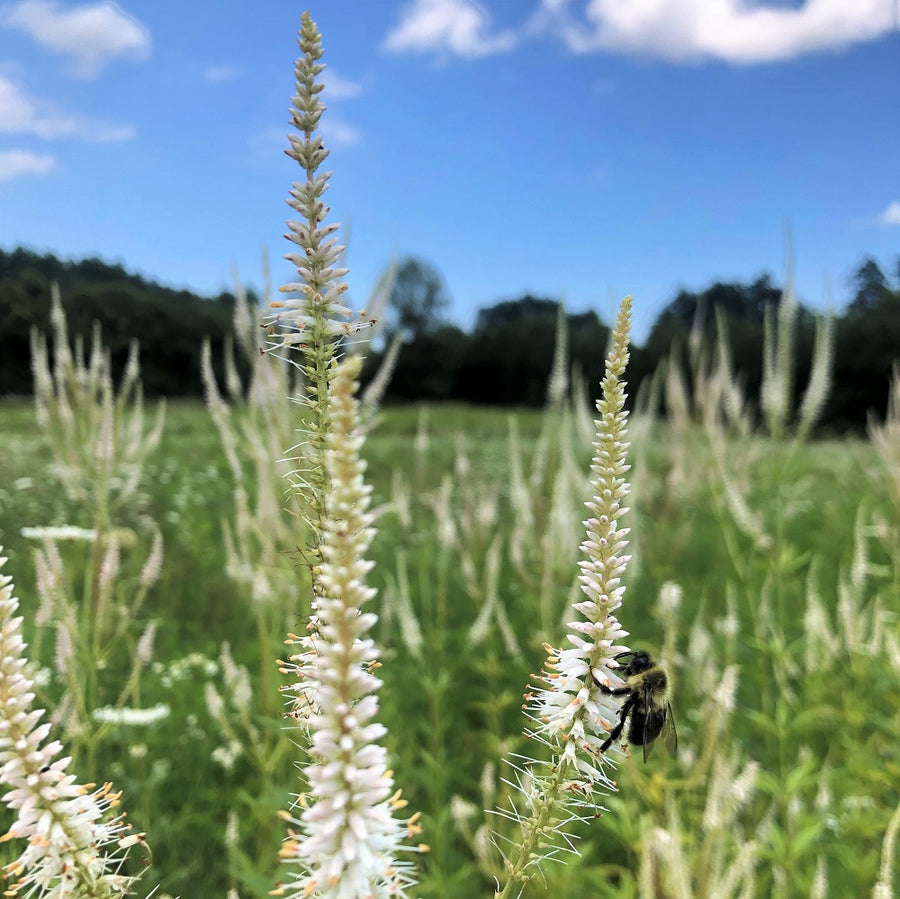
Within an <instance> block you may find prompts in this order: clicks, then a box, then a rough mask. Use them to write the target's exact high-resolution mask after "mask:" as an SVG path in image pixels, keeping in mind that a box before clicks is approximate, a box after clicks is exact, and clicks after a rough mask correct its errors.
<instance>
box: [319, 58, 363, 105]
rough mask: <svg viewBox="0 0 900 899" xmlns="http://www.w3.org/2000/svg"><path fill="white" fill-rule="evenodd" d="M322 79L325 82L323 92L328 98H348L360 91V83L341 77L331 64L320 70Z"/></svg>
mask: <svg viewBox="0 0 900 899" xmlns="http://www.w3.org/2000/svg"><path fill="white" fill-rule="evenodd" d="M322 81H323V82H324V83H325V90H324V91H323V93H324V94H325V96H326V97H327V98H328V99H329V100H349V99H350V98H351V97H358V96H359V95H360V94H361V93H362V85H361V84H360V83H359V82H358V81H351V80H350V79H349V78H343V77H341V76H340V75H338V73H337V72H335V71H334V69H332V68H331V66H329V67H328V68H327V69H325V71H324V72H322Z"/></svg>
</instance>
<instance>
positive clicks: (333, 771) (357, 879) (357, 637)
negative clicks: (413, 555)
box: [278, 355, 422, 899]
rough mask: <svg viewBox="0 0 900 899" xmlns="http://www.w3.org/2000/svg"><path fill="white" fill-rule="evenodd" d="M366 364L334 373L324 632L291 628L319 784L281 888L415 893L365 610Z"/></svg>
mask: <svg viewBox="0 0 900 899" xmlns="http://www.w3.org/2000/svg"><path fill="white" fill-rule="evenodd" d="M360 365H361V360H360V357H359V356H357V355H353V356H349V357H348V358H347V359H346V360H344V361H343V362H342V363H341V364H340V365H336V368H335V374H334V378H333V380H332V391H331V399H330V405H329V410H328V411H329V418H330V424H331V430H330V433H329V437H328V450H327V453H326V456H325V459H326V466H327V474H328V478H329V483H330V488H329V492H328V495H327V497H326V502H325V510H326V517H325V519H324V522H323V526H322V542H321V553H322V559H323V561H322V563H321V565H319V566H318V567H317V568H316V570H315V572H314V576H315V579H316V594H317V600H316V618H315V632H314V633H312V634H310V635H307V636H304V637H291V638H289V642H290V643H293V644H294V645H297V646H299V647H300V651H299V652H298V653H297V654H295V655H292V656H291V657H290V658H289V659H288V661H287V662H285V663H283V664H282V671H283V672H285V673H288V674H292V675H294V677H295V678H296V681H295V683H294V684H292V685H289V686H288V687H287V688H286V690H285V692H286V693H287V694H288V695H290V694H292V693H293V700H292V713H293V717H295V718H300V719H303V721H304V723H305V727H306V728H308V733H309V742H310V748H309V755H310V760H309V764H308V765H306V766H305V768H304V770H303V773H304V776H305V778H306V780H307V782H308V784H309V793H308V794H307V795H304V796H300V797H298V800H297V802H296V804H295V807H294V809H293V811H292V812H290V813H288V812H285V813H284V814H283V817H284V818H285V820H286V821H288V823H289V825H290V828H291V830H290V832H289V837H288V839H287V840H286V841H285V843H284V845H283V847H282V851H281V856H282V859H283V860H284V861H285V862H287V863H290V864H293V865H296V866H298V868H299V870H298V872H297V873H296V875H295V876H294V877H293V878H292V879H291V881H290V882H289V883H288V884H286V885H285V886H284V887H283V888H282V889H281V890H280V891H279V892H278V895H288V896H292V897H301V896H303V897H305V896H317V897H322V899H355V897H362V896H367V897H388V896H405V895H406V891H407V890H408V889H409V888H410V887H412V886H413V885H414V884H415V877H414V872H413V870H412V865H411V863H410V862H409V861H406V860H402V859H401V858H400V855H401V853H403V852H409V851H410V849H412V848H422V847H409V846H404V845H403V841H404V840H406V839H407V838H409V837H411V836H413V835H414V834H416V833H417V832H418V830H419V828H418V825H417V823H416V822H417V818H418V816H417V815H413V816H412V818H410V819H409V820H405V821H403V820H398V819H397V818H395V817H394V814H395V812H397V811H399V810H400V809H402V808H403V807H404V806H405V804H406V803H405V802H404V801H403V800H402V799H401V798H400V791H399V790H396V791H395V788H394V782H393V777H392V775H391V772H390V771H389V770H388V767H387V755H386V751H385V749H384V747H383V746H381V745H380V744H379V742H378V741H379V740H380V739H381V738H382V737H383V736H384V735H385V733H386V730H385V728H384V727H383V726H382V725H381V724H379V723H377V721H376V720H375V718H376V716H377V714H378V700H377V696H376V691H377V690H378V689H379V687H380V686H381V681H380V680H379V679H378V678H377V677H376V676H375V675H374V673H373V671H374V669H375V668H376V667H377V665H378V657H379V652H378V649H377V647H376V646H375V644H374V643H373V641H372V640H371V639H370V638H369V637H367V636H366V634H367V632H368V631H369V629H370V628H371V627H372V625H373V624H374V623H375V621H376V620H377V616H376V615H374V614H373V613H371V612H364V611H362V607H363V605H364V604H365V603H366V602H368V601H369V600H370V599H371V598H372V597H373V596H374V594H375V590H374V589H372V588H371V587H368V586H367V585H366V583H365V576H366V574H367V572H368V571H369V570H370V569H371V568H372V564H373V563H372V562H369V561H366V559H365V558H364V556H365V554H366V552H367V550H368V547H369V543H370V541H371V539H372V535H373V533H374V529H373V527H372V522H373V516H372V513H371V512H370V511H369V505H370V496H371V487H369V486H368V485H367V484H366V483H365V481H364V479H363V473H364V471H365V464H364V463H363V462H362V461H361V460H360V458H359V450H360V447H361V445H362V442H363V437H362V435H361V434H360V432H359V408H358V406H359V404H358V402H357V401H356V399H355V397H354V393H355V390H356V386H357V385H356V384H355V378H356V376H357V375H358V374H359V370H360Z"/></svg>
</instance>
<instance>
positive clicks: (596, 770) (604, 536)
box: [495, 297, 635, 899]
mask: <svg viewBox="0 0 900 899" xmlns="http://www.w3.org/2000/svg"><path fill="white" fill-rule="evenodd" d="M630 330H631V297H626V298H625V299H624V300H623V302H622V306H621V308H620V310H619V314H618V317H617V319H616V326H615V329H614V330H613V334H612V346H611V348H610V351H609V354H608V356H607V359H606V373H605V376H604V378H603V383H602V390H603V395H602V397H601V399H600V400H599V401H598V403H597V412H598V414H599V417H598V418H597V419H596V420H595V422H594V424H595V427H596V436H595V439H594V443H593V446H594V455H593V458H592V460H591V472H592V478H591V493H592V498H591V499H590V500H589V501H588V502H587V503H586V504H585V505H586V506H587V508H588V513H589V514H588V517H587V519H586V520H585V522H584V524H585V527H586V529H587V534H586V537H585V539H584V541H583V542H582V544H581V551H582V554H583V558H582V560H581V561H580V562H579V563H578V564H579V568H580V570H581V573H580V575H579V581H580V584H581V591H582V593H583V594H584V596H583V598H582V599H581V601H580V602H576V603H573V605H572V608H573V609H574V611H575V612H576V613H577V614H578V617H577V619H576V620H574V621H572V622H570V624H569V634H568V637H567V640H568V646H567V647H566V648H554V647H552V646H550V645H548V644H545V647H544V648H545V649H546V650H547V660H546V662H545V664H544V668H543V670H542V671H541V673H540V675H538V676H536V677H535V680H536V681H537V686H536V687H534V688H533V689H531V690H530V691H529V693H528V695H527V697H526V706H525V713H526V715H527V716H528V717H529V719H530V721H531V727H530V729H529V730H528V731H527V734H528V736H530V737H532V738H534V739H535V740H537V741H539V742H541V743H543V744H544V745H545V746H546V747H547V748H548V749H549V753H550V759H549V761H546V760H543V759H541V760H529V759H525V760H524V761H515V760H510V759H508V760H507V761H508V762H509V764H510V765H512V767H513V768H515V779H516V782H517V785H518V787H519V792H520V793H521V798H520V799H516V798H513V800H512V802H511V803H510V807H509V808H504V809H501V810H499V811H498V814H500V815H501V816H503V817H504V818H507V819H511V820H513V821H516V822H518V824H519V827H520V831H521V837H520V839H519V840H517V841H515V842H513V844H512V845H509V846H507V848H506V850H505V851H504V856H505V863H506V864H505V867H506V873H507V880H506V882H505V884H503V885H502V886H501V888H500V889H499V890H498V891H497V894H496V896H497V899H501V897H502V899H506V897H511V896H518V895H520V894H521V892H522V888H523V886H524V884H525V883H526V882H527V881H528V880H530V879H531V878H532V877H534V876H535V874H536V873H537V872H536V870H535V869H536V867H537V866H539V865H540V864H541V862H542V861H543V860H545V859H548V858H554V857H556V856H557V854H558V852H559V851H560V847H562V848H564V849H568V850H570V851H571V849H572V840H573V839H574V836H575V834H574V833H573V831H572V830H571V829H570V825H571V824H572V823H574V822H576V821H583V820H585V819H587V818H588V817H592V816H593V815H595V814H596V813H597V812H598V811H600V810H601V809H602V805H601V796H602V794H604V793H611V792H613V791H614V790H615V784H614V783H613V782H612V781H611V780H610V778H609V776H608V774H607V766H608V762H607V760H606V759H605V757H604V752H605V750H606V749H608V748H609V746H610V732H615V728H616V726H617V724H616V722H617V718H620V714H619V709H618V704H617V702H616V697H617V696H619V695H622V694H620V693H619V692H617V691H619V690H621V689H622V688H621V686H620V683H619V680H618V678H617V675H616V673H615V669H616V668H618V667H619V666H620V663H619V662H618V661H617V657H618V658H624V655H623V654H624V653H629V652H630V650H629V647H627V646H625V645H623V644H622V643H621V642H620V641H622V640H623V639H624V638H625V637H626V636H627V635H628V634H627V631H625V630H624V629H623V628H622V626H621V625H620V624H619V620H618V618H617V617H616V615H615V614H614V613H615V612H616V610H617V609H618V608H619V606H620V605H621V604H622V596H623V594H624V593H625V585H624V584H623V583H622V575H623V574H624V572H625V566H626V564H627V562H628V559H629V557H628V556H627V555H625V554H624V550H625V548H626V546H627V545H628V541H627V539H626V537H627V535H628V528H625V527H622V526H621V519H622V516H624V515H625V513H626V512H628V509H627V508H626V506H625V504H624V503H625V498H626V497H627V495H628V489H629V488H628V483H627V482H626V480H625V475H626V473H627V471H628V467H629V466H628V464H627V462H626V454H627V452H628V443H627V442H626V441H625V434H626V429H625V425H626V422H627V418H628V414H627V412H626V411H625V384H624V381H623V380H622V376H623V375H624V373H625V367H626V365H627V363H628V341H629V334H630ZM626 704H627V700H626ZM634 707H635V703H634V702H632V705H631V706H630V710H631V711H632V715H633V714H634V712H633V710H634ZM632 720H634V719H633V718H632ZM619 724H621V720H620V721H619ZM619 732H620V733H621V728H620V731H619ZM552 834H555V835H556V836H557V839H556V840H553V839H551V835H552ZM495 836H496V840H495V842H496V843H497V845H498V846H500V845H501V844H500V840H501V839H504V837H502V836H501V835H499V834H497V835H495ZM506 839H508V838H506Z"/></svg>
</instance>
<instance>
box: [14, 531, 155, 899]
mask: <svg viewBox="0 0 900 899" xmlns="http://www.w3.org/2000/svg"><path fill="white" fill-rule="evenodd" d="M5 563H6V558H5V557H3V556H2V547H0V569H2V568H3V565H4V564H5ZM18 610H19V601H18V599H16V597H15V596H13V583H12V578H11V577H10V576H8V575H5V574H2V573H0V785H2V788H3V790H4V796H3V801H4V802H5V804H6V805H7V807H8V808H10V809H11V810H12V811H14V812H15V814H16V817H15V820H14V821H13V824H12V826H11V827H10V829H9V830H8V831H7V833H6V834H4V835H3V836H2V837H0V842H7V841H12V840H21V841H24V844H25V845H24V848H23V851H22V853H21V855H19V857H18V858H17V859H16V860H15V861H13V862H10V863H9V864H7V865H6V866H5V868H4V869H3V875H4V877H6V878H7V879H8V880H9V881H10V884H9V886H8V887H7V889H6V891H5V892H4V895H5V896H16V895H19V894H20V893H21V895H23V896H37V895H40V896H48V897H57V896H58V897H71V899H111V897H114V896H127V895H131V894H133V889H132V887H133V886H134V884H135V883H136V881H137V879H138V877H139V876H140V873H139V874H138V875H136V876H135V875H129V874H127V873H124V868H125V863H126V859H127V856H128V851H129V849H130V847H131V846H133V845H136V844H140V843H143V839H144V834H132V833H129V831H130V830H131V825H130V824H127V823H126V822H125V815H124V813H122V812H119V813H118V814H113V810H114V809H116V808H117V806H118V805H119V799H120V796H121V794H120V793H115V792H113V789H112V784H110V783H105V784H103V786H101V787H99V788H97V789H94V787H95V785H94V784H84V785H81V784H78V783H77V782H76V780H75V775H74V774H69V773H67V769H68V767H69V764H70V763H71V761H72V760H71V758H56V756H58V755H59V753H60V752H61V751H62V745H61V744H60V743H59V742H58V741H56V740H50V741H49V742H48V738H49V737H50V733H51V725H50V724H49V723H47V722H45V723H43V724H41V723H40V720H41V718H42V717H43V715H44V711H43V709H35V708H33V700H34V695H35V694H34V689H35V684H34V681H33V680H32V678H31V676H30V674H29V668H28V660H27V659H26V657H25V649H26V644H25V643H24V641H23V640H22V618H21V617H19V616H17V615H16V613H17V612H18Z"/></svg>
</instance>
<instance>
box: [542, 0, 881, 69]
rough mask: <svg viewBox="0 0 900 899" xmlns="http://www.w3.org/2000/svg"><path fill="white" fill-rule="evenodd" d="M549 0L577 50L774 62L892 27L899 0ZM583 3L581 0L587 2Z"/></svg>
mask: <svg viewBox="0 0 900 899" xmlns="http://www.w3.org/2000/svg"><path fill="white" fill-rule="evenodd" d="M573 5H575V4H573V3H572V2H571V0H542V4H541V12H540V13H539V16H538V19H537V21H538V22H539V23H540V24H541V25H542V26H543V27H545V28H546V27H549V28H550V29H551V30H553V31H555V32H556V33H558V34H559V35H560V36H561V37H562V38H563V40H564V41H565V42H566V44H567V45H568V46H569V48H570V49H571V50H573V51H574V52H576V53H588V52H591V51H595V50H607V51H613V52H619V53H639V54H644V55H647V56H654V57H659V58H662V59H668V60H671V61H675V62H682V61H688V60H696V59H705V58H713V59H722V60H727V61H728V62H734V63H757V62H772V61H775V60H782V59H791V58H793V57H795V56H800V55H802V54H804V53H811V52H815V51H819V50H833V49H838V48H841V47H845V46H847V45H848V44H853V43H858V42H862V41H868V40H873V39H875V38H878V37H881V36H882V35H884V34H887V33H888V32H890V31H891V30H892V29H893V28H894V25H895V22H894V0H805V2H803V4H802V5H801V6H800V7H799V8H789V7H785V6H766V5H765V0H762V2H759V3H750V2H747V0H587V3H586V4H585V5H584V19H583V20H579V18H578V17H577V16H576V15H574V14H573V13H572V11H571V8H572V6H573ZM577 5H579V6H581V5H582V4H581V3H578V4H577Z"/></svg>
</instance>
